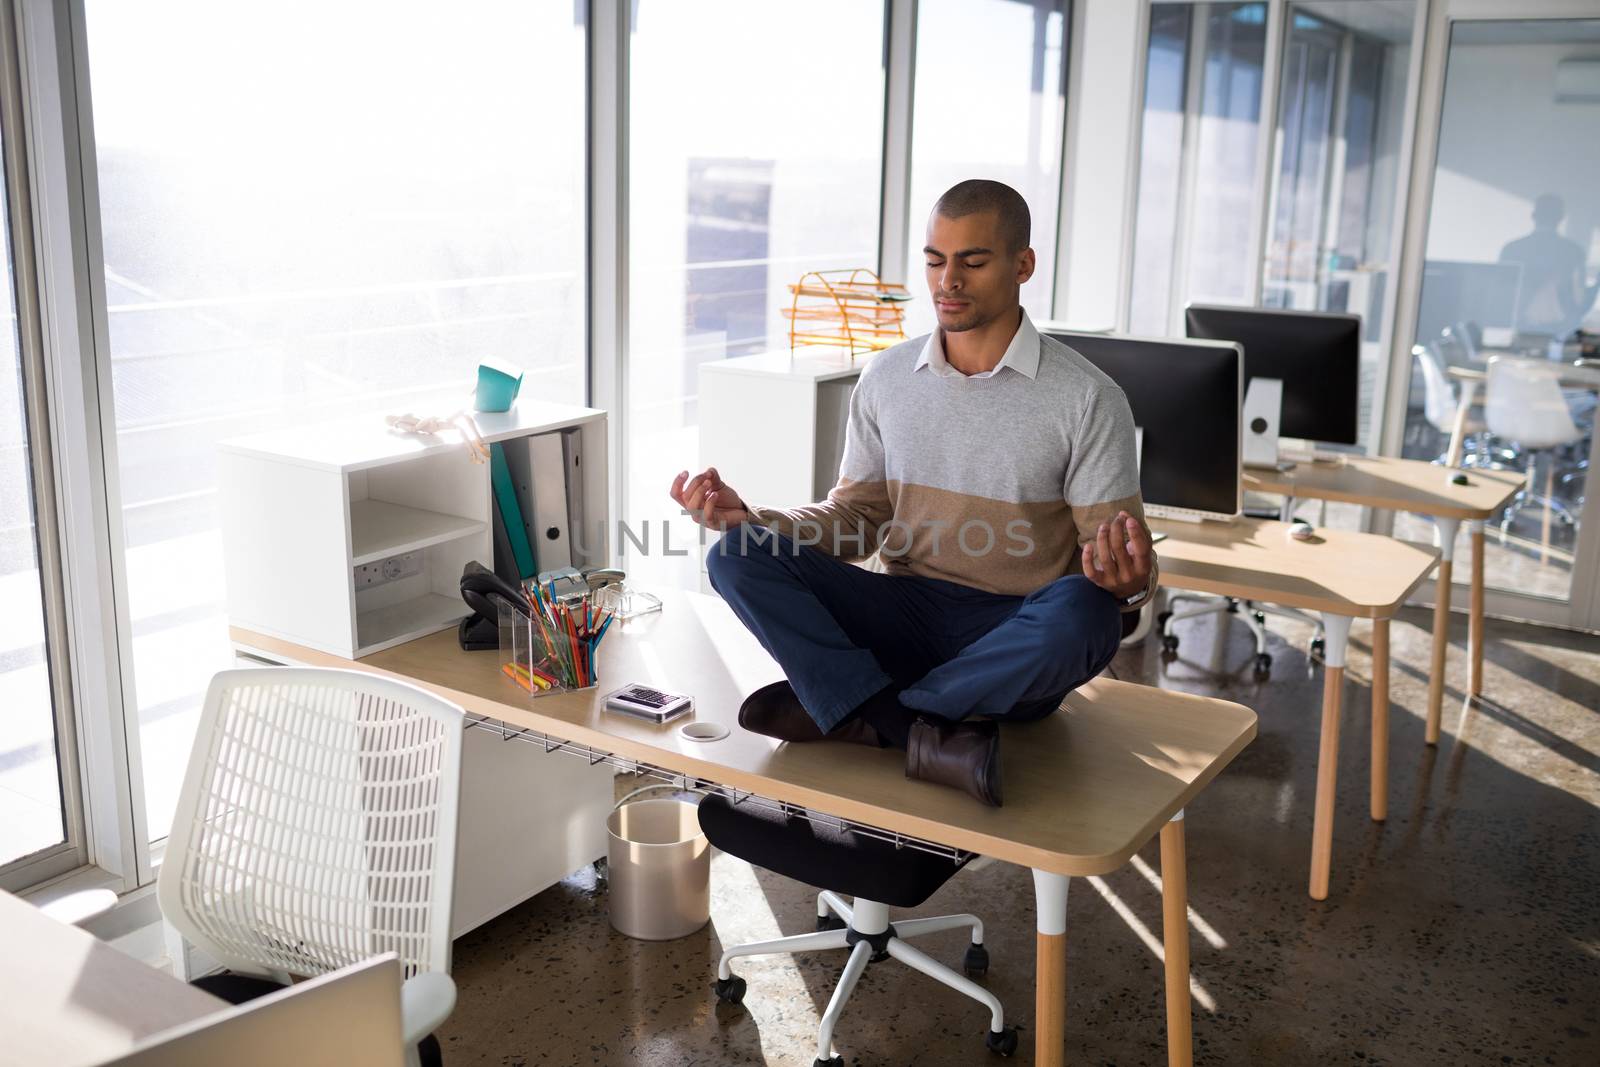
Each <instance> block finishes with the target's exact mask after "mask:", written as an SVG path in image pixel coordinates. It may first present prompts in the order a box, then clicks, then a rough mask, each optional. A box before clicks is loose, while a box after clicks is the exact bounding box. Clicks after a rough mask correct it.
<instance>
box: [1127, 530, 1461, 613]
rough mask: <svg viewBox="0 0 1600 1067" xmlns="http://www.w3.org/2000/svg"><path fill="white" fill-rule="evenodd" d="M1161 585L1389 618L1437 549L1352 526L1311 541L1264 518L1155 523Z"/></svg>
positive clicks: (1434, 557) (1427, 569) (1430, 568)
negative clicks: (1160, 538)
mask: <svg viewBox="0 0 1600 1067" xmlns="http://www.w3.org/2000/svg"><path fill="white" fill-rule="evenodd" d="M1150 526H1151V528H1152V529H1155V530H1158V531H1160V532H1162V533H1165V534H1166V535H1167V538H1166V540H1164V541H1162V542H1161V543H1160V544H1158V545H1156V556H1157V558H1158V559H1159V560H1160V565H1161V584H1162V585H1164V586H1167V587H1169V588H1172V589H1192V590H1194V591H1196V592H1201V593H1217V594H1219V595H1222V596H1233V597H1239V598H1241V599H1245V600H1261V601H1265V602H1267V603H1269V604H1281V605H1283V606H1284V607H1292V608H1303V609H1305V610H1307V611H1328V612H1332V613H1334V614H1336V615H1349V616H1351V617H1353V618H1362V619H1387V618H1389V617H1391V616H1392V615H1394V613H1395V612H1396V611H1397V610H1399V608H1400V605H1401V604H1403V603H1405V599H1406V597H1407V596H1409V595H1410V594H1411V591H1412V590H1413V589H1415V588H1416V587H1417V585H1418V584H1419V583H1420V582H1421V581H1422V580H1423V579H1424V578H1426V577H1427V576H1428V575H1429V573H1431V572H1432V571H1433V565H1434V564H1435V563H1437V562H1438V560H1439V550H1438V549H1436V548H1434V547H1433V546H1431V545H1419V544H1417V543H1415V542H1412V541H1400V540H1397V539H1395V538H1392V537H1380V536H1378V535H1377V534H1366V533H1358V532H1356V531H1354V530H1334V529H1319V530H1317V533H1316V538H1315V539H1314V540H1311V541H1296V540H1294V539H1293V538H1291V537H1290V536H1289V524H1288V523H1286V522H1277V521H1275V520H1266V519H1245V518H1241V519H1236V520H1235V521H1234V522H1231V523H1223V522H1201V523H1193V522H1172V521H1167V520H1152V521H1151V523H1150Z"/></svg>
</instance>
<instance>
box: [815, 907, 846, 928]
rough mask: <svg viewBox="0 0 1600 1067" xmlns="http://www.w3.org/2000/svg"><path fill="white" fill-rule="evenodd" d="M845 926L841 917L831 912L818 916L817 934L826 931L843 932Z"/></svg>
mask: <svg viewBox="0 0 1600 1067" xmlns="http://www.w3.org/2000/svg"><path fill="white" fill-rule="evenodd" d="M844 926H845V922H844V920H843V919H841V918H839V916H837V915H835V914H833V913H832V912H829V913H828V914H826V915H818V916H817V932H818V933H821V932H822V931H824V930H843V929H844Z"/></svg>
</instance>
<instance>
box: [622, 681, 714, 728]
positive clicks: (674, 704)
mask: <svg viewBox="0 0 1600 1067" xmlns="http://www.w3.org/2000/svg"><path fill="white" fill-rule="evenodd" d="M606 708H607V709H608V710H610V711H620V712H621V713H622V714H624V715H632V716H634V717H635V718H640V719H645V720H647V721H649V722H653V723H663V722H671V721H672V720H673V719H676V718H678V716H680V715H687V714H688V713H689V712H690V711H692V710H693V709H694V701H693V700H690V699H689V698H688V697H686V696H682V695H680V694H677V693H663V692H662V691H661V690H659V689H651V688H650V687H649V686H647V685H637V684H635V685H625V686H623V687H622V688H621V689H618V690H617V691H616V692H614V693H608V694H607V695H606Z"/></svg>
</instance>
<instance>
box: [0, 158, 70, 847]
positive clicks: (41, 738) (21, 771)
mask: <svg viewBox="0 0 1600 1067" xmlns="http://www.w3.org/2000/svg"><path fill="white" fill-rule="evenodd" d="M4 151H5V146H4V145H3V144H0V152H4ZM4 193H5V191H4V189H0V238H3V239H4V243H5V256H6V274H5V296H4V298H3V300H4V302H3V303H0V309H3V310H4V312H5V323H4V327H3V328H0V605H4V610H3V611H0V867H4V866H5V865H6V864H8V863H10V862H12V861H13V860H17V859H20V858H22V857H24V856H27V855H29V854H31V853H34V852H38V851H40V850H41V849H45V848H49V847H50V846H51V845H56V844H60V843H61V842H62V841H63V840H65V836H66V830H65V823H64V822H63V821H62V804H61V770H60V762H59V760H58V758H57V753H56V719H55V711H54V704H53V701H52V698H51V693H50V662H49V657H48V655H47V651H46V646H45V632H44V600H43V590H42V587H41V586H40V584H39V583H40V574H39V546H38V530H37V528H36V527H35V525H34V499H33V485H32V475H31V468H30V461H29V456H28V434H29V426H28V418H27V411H26V409H25V407H24V405H23V393H22V361H21V356H20V353H19V351H18V338H17V310H16V287H15V282H14V278H13V274H12V256H11V232H10V220H11V213H10V211H9V210H7V205H6V203H5V201H4V199H3V197H4Z"/></svg>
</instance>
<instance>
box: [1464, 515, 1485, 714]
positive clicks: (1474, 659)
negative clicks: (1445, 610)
mask: <svg viewBox="0 0 1600 1067" xmlns="http://www.w3.org/2000/svg"><path fill="white" fill-rule="evenodd" d="M1467 529H1468V530H1469V531H1471V533H1472V601H1471V611H1470V613H1469V614H1468V616H1467V655H1468V659H1467V695H1468V696H1472V697H1476V696H1481V695H1482V693H1483V520H1482V519H1478V520H1475V521H1473V522H1469V523H1467Z"/></svg>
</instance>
